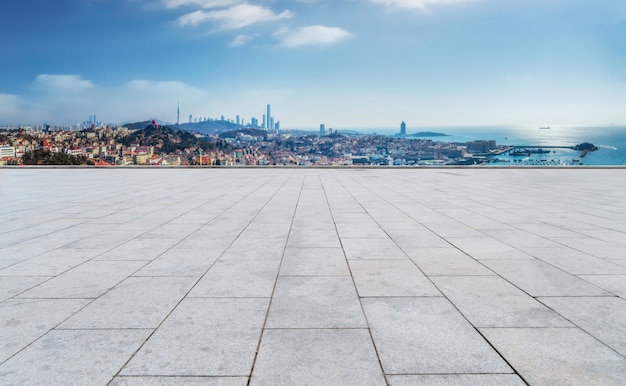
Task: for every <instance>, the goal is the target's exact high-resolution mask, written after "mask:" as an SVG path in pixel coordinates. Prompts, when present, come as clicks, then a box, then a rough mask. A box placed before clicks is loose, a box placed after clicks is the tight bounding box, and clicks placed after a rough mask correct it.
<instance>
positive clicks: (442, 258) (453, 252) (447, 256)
mask: <svg viewBox="0 0 626 386" xmlns="http://www.w3.org/2000/svg"><path fill="white" fill-rule="evenodd" d="M406 253H407V255H408V256H409V258H410V259H411V260H413V261H414V262H415V264H417V266H418V267H419V268H420V269H421V270H422V271H423V272H424V273H425V274H426V275H495V273H494V272H492V271H491V270H489V269H488V268H486V267H485V266H484V265H482V264H481V263H479V262H478V261H476V260H474V259H473V258H471V257H469V256H468V255H466V254H465V253H463V252H462V251H460V250H458V249H456V248H453V247H448V248H413V249H408V250H407V251H406Z"/></svg>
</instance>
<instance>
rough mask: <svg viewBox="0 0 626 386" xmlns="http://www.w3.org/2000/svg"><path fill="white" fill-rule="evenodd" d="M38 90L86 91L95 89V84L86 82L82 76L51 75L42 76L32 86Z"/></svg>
mask: <svg viewBox="0 0 626 386" xmlns="http://www.w3.org/2000/svg"><path fill="white" fill-rule="evenodd" d="M32 85H33V86H34V87H36V88H43V89H48V88H54V89H66V90H70V89H71V90H86V89H90V88H93V87H94V84H93V83H91V82H90V81H88V80H84V79H82V78H81V77H80V75H75V74H71V75H51V74H40V75H38V76H37V78H35V81H34V82H33V84H32Z"/></svg>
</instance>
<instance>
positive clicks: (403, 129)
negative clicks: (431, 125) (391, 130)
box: [400, 121, 406, 137]
mask: <svg viewBox="0 0 626 386" xmlns="http://www.w3.org/2000/svg"><path fill="white" fill-rule="evenodd" d="M400 135H401V136H402V137H406V123H404V121H402V123H401V124H400Z"/></svg>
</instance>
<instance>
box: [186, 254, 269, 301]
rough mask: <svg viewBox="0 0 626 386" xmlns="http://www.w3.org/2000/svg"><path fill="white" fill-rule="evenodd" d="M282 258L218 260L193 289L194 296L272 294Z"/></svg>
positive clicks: (192, 294) (253, 295)
mask: <svg viewBox="0 0 626 386" xmlns="http://www.w3.org/2000/svg"><path fill="white" fill-rule="evenodd" d="M279 267H280V260H258V261H255V260H226V261H223V260H221V259H220V260H218V261H217V262H216V263H215V264H214V265H213V266H212V267H211V269H210V270H209V271H208V272H207V273H206V275H205V276H204V277H203V278H202V279H200V281H199V282H198V284H197V285H196V286H195V287H194V288H193V290H191V292H190V293H189V296H191V297H266V298H269V297H271V296H272V291H273V289H274V284H275V283H276V276H278V269H279Z"/></svg>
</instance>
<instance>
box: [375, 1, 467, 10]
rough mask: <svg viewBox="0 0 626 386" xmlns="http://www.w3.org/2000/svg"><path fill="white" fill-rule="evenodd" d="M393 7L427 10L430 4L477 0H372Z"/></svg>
mask: <svg viewBox="0 0 626 386" xmlns="http://www.w3.org/2000/svg"><path fill="white" fill-rule="evenodd" d="M370 1H371V2H372V3H375V4H383V5H386V6H388V7H393V8H404V9H419V10H426V9H428V8H429V7H430V6H437V5H449V4H459V3H469V2H473V1H477V0H370Z"/></svg>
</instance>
